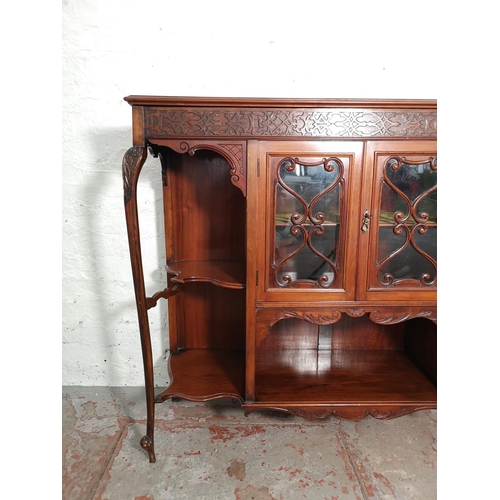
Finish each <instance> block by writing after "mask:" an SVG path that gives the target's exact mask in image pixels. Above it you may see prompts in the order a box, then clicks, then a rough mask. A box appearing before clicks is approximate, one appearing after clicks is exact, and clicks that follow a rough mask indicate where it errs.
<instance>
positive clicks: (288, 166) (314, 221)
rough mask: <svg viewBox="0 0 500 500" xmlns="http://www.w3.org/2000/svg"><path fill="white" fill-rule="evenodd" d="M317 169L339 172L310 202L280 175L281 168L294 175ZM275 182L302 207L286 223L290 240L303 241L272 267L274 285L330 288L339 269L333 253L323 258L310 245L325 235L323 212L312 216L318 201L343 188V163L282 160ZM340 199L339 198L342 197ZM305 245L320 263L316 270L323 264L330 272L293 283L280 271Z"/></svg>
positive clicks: (337, 159)
mask: <svg viewBox="0 0 500 500" xmlns="http://www.w3.org/2000/svg"><path fill="white" fill-rule="evenodd" d="M320 166H322V167H323V170H324V171H325V172H328V173H332V172H334V171H335V170H336V169H338V172H335V174H336V175H332V181H331V183H330V184H329V185H328V186H327V187H326V188H325V189H323V190H322V191H321V192H319V193H318V194H316V196H314V198H313V199H312V200H311V201H310V202H309V203H308V202H307V201H306V200H305V199H304V198H303V197H302V196H301V195H300V194H299V193H297V192H296V191H295V190H294V189H292V188H291V187H290V186H289V185H288V184H287V182H286V181H285V180H284V179H283V177H282V173H281V170H282V169H284V170H285V171H286V172H294V171H295V170H296V168H297V167H298V168H302V167H320ZM277 183H278V185H279V186H281V188H282V189H283V190H284V191H286V192H287V193H289V194H290V195H291V196H292V197H293V198H294V199H295V200H297V201H298V203H299V204H300V205H301V206H302V213H298V212H295V213H293V214H291V215H290V218H289V221H288V222H289V224H291V227H290V229H289V234H290V235H291V236H292V237H293V238H300V239H301V240H302V241H300V244H299V246H298V247H297V248H296V249H295V250H293V251H292V252H291V253H289V254H288V255H286V256H285V257H283V258H281V260H279V261H278V262H277V263H275V264H274V265H273V266H272V267H273V270H274V281H275V283H276V284H277V285H278V286H279V287H282V288H285V287H296V286H300V287H304V286H311V287H315V288H331V287H332V286H333V285H334V283H335V280H336V277H337V273H338V266H337V264H336V263H335V262H334V261H333V260H332V259H331V255H333V253H332V254H331V255H328V256H327V255H324V254H322V253H321V252H319V251H318V250H317V249H316V248H315V246H314V244H313V238H314V237H321V236H323V235H324V234H325V227H324V224H325V222H326V217H325V214H324V213H323V212H316V213H315V206H316V204H317V203H318V201H319V200H321V199H323V198H324V197H325V196H326V195H327V194H328V193H330V192H331V191H332V190H334V189H335V188H336V187H337V186H339V185H343V183H344V164H343V163H342V160H340V159H339V158H323V159H322V160H321V161H320V162H304V161H301V160H299V159H298V158H289V157H288V158H284V159H283V160H281V161H280V163H279V164H278V166H277ZM340 198H341V199H342V196H341V197H340ZM306 246H307V247H308V248H309V249H310V250H311V252H312V253H313V254H314V255H316V256H317V257H318V258H319V259H320V260H319V261H320V262H321V261H323V262H322V264H321V265H320V267H319V268H320V269H321V268H322V267H323V265H324V264H326V265H327V267H328V269H329V271H330V272H329V273H327V272H325V273H322V274H321V276H319V277H318V278H317V280H316V281H314V280H311V279H299V280H297V281H296V280H294V279H293V278H292V276H291V275H290V274H287V273H286V272H284V273H283V271H281V268H282V267H283V266H284V264H285V263H286V262H288V261H290V260H291V259H293V258H294V257H295V256H297V255H299V254H300V253H301V252H302V250H303V249H304V248H305V247H306ZM335 250H336V249H335V248H333V249H332V252H335ZM329 274H330V275H329Z"/></svg>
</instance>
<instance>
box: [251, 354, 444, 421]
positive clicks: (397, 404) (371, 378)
mask: <svg viewBox="0 0 500 500" xmlns="http://www.w3.org/2000/svg"><path fill="white" fill-rule="evenodd" d="M255 385H256V403H257V404H258V405H259V406H262V407H278V408H279V407H285V408H287V407H290V408H292V407H294V408H300V407H320V408H321V407H324V408H332V407H334V406H338V407H342V408H356V407H358V408H360V407H362V408H365V409H366V410H371V409H374V410H375V409H376V408H378V407H380V408H381V411H384V410H383V408H384V407H391V408H393V409H397V408H422V409H423V408H427V409H432V408H436V405H437V389H436V386H435V385H434V384H433V383H432V382H431V381H430V380H429V379H428V378H427V377H426V376H425V375H424V374H423V373H422V371H421V370H420V369H419V368H418V367H417V366H416V365H415V364H414V363H413V362H412V361H411V360H410V359H409V358H408V356H407V355H406V354H405V352H404V351H399V350H332V351H321V350H284V351H283V350H279V351H278V350H273V349H270V350H266V351H261V352H259V353H258V354H257V356H256V379H255ZM328 411H330V410H328Z"/></svg>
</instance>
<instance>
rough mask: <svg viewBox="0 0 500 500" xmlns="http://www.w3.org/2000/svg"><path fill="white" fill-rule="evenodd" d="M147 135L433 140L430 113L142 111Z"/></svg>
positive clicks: (434, 128)
mask: <svg viewBox="0 0 500 500" xmlns="http://www.w3.org/2000/svg"><path fill="white" fill-rule="evenodd" d="M144 129H145V134H146V137H147V138H151V137H236V136H238V137H252V138H258V137H261V138H265V137H274V138H276V137H325V138H328V137H344V138H349V137H388V138H391V137H436V136H437V113H436V112H435V111H428V110H414V111H412V110H411V111H404V110H391V111H375V110H364V109H348V108H342V109H307V108H299V109H288V108H284V109H279V108H275V109H258V110H256V109H250V108H247V109H245V108H238V109H235V108H168V107H146V108H145V109H144Z"/></svg>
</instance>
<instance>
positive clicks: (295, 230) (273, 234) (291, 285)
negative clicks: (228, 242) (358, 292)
mask: <svg viewBox="0 0 500 500" xmlns="http://www.w3.org/2000/svg"><path fill="white" fill-rule="evenodd" d="M362 158H363V143H362V142H361V141H335V142H333V141H332V142H329V141H317V142H314V141H308V142H300V141H270V142H265V141H261V142H259V161H260V165H261V167H262V165H265V169H266V176H265V178H264V176H263V175H261V177H260V179H259V182H260V183H261V192H265V193H266V195H265V199H261V202H260V207H261V208H262V211H261V212H259V214H257V217H260V218H259V219H258V220H264V219H265V233H264V226H263V225H260V226H259V228H260V229H259V230H260V235H261V241H265V247H266V252H265V258H263V259H261V260H258V262H257V267H258V268H260V269H262V270H264V274H260V276H264V279H260V280H258V281H259V283H258V287H259V288H258V292H257V293H258V297H259V299H258V300H264V301H269V300H271V301H277V302H280V301H283V302H293V301H297V302H307V301H310V302H314V301H318V300H353V299H354V295H355V282H356V274H355V271H354V269H355V267H356V251H357V239H358V238H359V235H358V230H357V227H356V221H357V219H358V217H359V196H360V191H359V185H360V183H361V175H362V165H361V161H362ZM356 186H358V189H357V190H356V189H355V187H356ZM350 200H351V201H350ZM256 221H257V219H256ZM263 255H264V254H263Z"/></svg>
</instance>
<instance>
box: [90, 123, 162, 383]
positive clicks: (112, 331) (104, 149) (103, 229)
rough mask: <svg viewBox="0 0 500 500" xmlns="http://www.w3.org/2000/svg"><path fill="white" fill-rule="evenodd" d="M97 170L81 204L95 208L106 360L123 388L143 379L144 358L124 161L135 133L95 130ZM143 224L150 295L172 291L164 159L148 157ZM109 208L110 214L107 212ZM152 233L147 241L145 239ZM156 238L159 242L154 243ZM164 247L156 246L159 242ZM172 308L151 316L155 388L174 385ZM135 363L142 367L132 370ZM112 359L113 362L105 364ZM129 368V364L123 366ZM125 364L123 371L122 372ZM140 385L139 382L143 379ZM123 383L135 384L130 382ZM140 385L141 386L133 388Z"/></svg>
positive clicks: (94, 260)
mask: <svg viewBox="0 0 500 500" xmlns="http://www.w3.org/2000/svg"><path fill="white" fill-rule="evenodd" d="M89 135H90V137H91V141H92V153H93V158H92V159H91V162H92V165H93V169H92V170H90V171H89V172H88V173H89V175H88V177H87V178H88V182H86V183H84V186H83V187H82V192H81V199H82V200H83V203H85V204H86V205H87V206H88V207H89V208H91V210H90V213H91V215H90V216H89V217H88V226H87V238H88V240H89V241H88V245H89V248H91V249H92V253H93V255H91V256H89V257H90V261H91V266H92V275H93V278H94V283H93V286H94V294H95V297H97V298H98V299H99V300H96V301H95V307H96V308H97V310H96V311H94V313H95V315H96V316H97V318H98V322H99V323H100V325H102V342H100V343H99V345H101V346H103V353H102V355H101V356H99V357H98V359H100V360H101V362H102V366H103V370H104V371H105V378H106V380H107V381H108V382H107V383H106V385H111V386H112V385H117V383H116V381H117V380H123V377H124V376H125V377H126V375H124V373H126V372H127V370H129V369H132V370H133V372H134V373H135V372H136V371H138V372H139V373H140V376H139V379H141V380H143V367H142V353H141V347H140V334H139V325H138V320H137V309H136V303H135V294H134V285H133V280H132V269H131V265H130V254H129V247H128V236H127V227H126V221H125V210H124V202H123V182H122V170H121V168H122V159H123V155H124V154H125V152H126V151H127V149H128V148H130V147H131V146H132V132H131V128H99V129H91V130H90V131H89ZM138 200H139V201H138V203H139V225H140V227H141V236H142V241H141V247H142V258H143V267H144V280H145V283H146V295H147V296H151V295H152V294H154V293H155V292H157V291H159V290H163V289H164V288H165V286H166V272H165V262H166V260H165V239H164V225H163V200H162V184H161V167H160V161H159V160H158V159H157V158H153V157H152V156H151V155H150V154H149V153H148V159H147V161H146V163H145V165H144V167H143V168H142V171H141V175H140V177H139V183H138ZM104 207H105V208H104ZM144 234H147V238H144ZM153 240H154V241H153ZM155 242H156V243H155ZM167 314H168V308H167V302H166V301H165V300H160V301H159V302H158V304H157V306H156V307H155V308H153V309H150V310H149V317H150V329H151V337H152V343H153V361H154V373H155V383H156V385H159V386H160V387H164V386H165V385H166V383H167V381H168V370H167V366H166V361H165V352H166V351H167V350H168V348H169V341H168V316H167ZM131 359H135V360H137V361H138V363H134V365H135V366H131V365H130V363H131ZM104 360H106V361H104ZM124 364H125V366H123V365H124ZM118 366H120V367H123V368H122V369H121V370H118V368H117V367H118ZM135 378H136V379H137V376H136V377H135ZM120 385H128V384H127V383H126V382H124V383H123V384H120ZM130 385H138V384H130Z"/></svg>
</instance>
